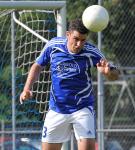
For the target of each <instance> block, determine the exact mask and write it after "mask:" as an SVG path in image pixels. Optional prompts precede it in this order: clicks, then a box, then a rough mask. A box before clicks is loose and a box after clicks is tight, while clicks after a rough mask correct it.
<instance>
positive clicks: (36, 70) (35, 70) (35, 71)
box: [20, 63, 42, 103]
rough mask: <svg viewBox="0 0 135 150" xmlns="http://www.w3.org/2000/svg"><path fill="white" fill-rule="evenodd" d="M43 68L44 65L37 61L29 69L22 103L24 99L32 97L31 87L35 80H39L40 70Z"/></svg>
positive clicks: (22, 94)
mask: <svg viewBox="0 0 135 150" xmlns="http://www.w3.org/2000/svg"><path fill="white" fill-rule="evenodd" d="M41 70H42V66H40V65H39V64H37V63H34V64H33V65H32V67H31V69H30V71H29V74H28V77H27V80H26V83H25V86H24V89H23V92H22V93H21V95H20V103H22V102H23V101H24V100H26V99H29V98H31V97H32V92H31V88H32V85H33V84H34V82H35V81H36V80H37V78H38V76H39V74H40V72H41Z"/></svg>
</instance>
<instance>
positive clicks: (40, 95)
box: [15, 10, 56, 113]
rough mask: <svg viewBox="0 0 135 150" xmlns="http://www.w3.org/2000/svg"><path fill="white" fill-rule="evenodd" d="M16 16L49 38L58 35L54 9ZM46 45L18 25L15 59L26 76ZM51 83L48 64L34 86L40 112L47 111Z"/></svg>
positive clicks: (25, 12) (26, 12)
mask: <svg viewBox="0 0 135 150" xmlns="http://www.w3.org/2000/svg"><path fill="white" fill-rule="evenodd" d="M16 16H17V17H18V20H19V21H20V22H22V23H25V25H27V26H28V27H29V28H31V29H32V30H33V31H35V32H36V33H38V34H40V35H41V36H42V37H44V38H45V39H47V40H49V39H51V38H52V37H54V36H55V35H56V22H55V13H54V11H45V10H36V11H20V12H18V14H17V15H16ZM44 45H45V42H42V41H41V40H40V39H39V38H38V37H36V36H35V35H33V34H31V33H30V32H29V31H27V30H26V29H24V28H22V27H21V26H17V30H16V52H15V54H16V58H15V61H16V66H17V68H18V69H20V70H21V73H22V75H23V76H24V77H26V76H27V75H28V71H29V69H30V67H31V65H32V64H33V62H34V61H35V59H36V58H37V57H38V55H39V53H40V52H41V50H42V49H43V47H44ZM50 83H51V81H50V73H49V66H47V67H46V68H45V69H44V70H43V71H42V73H41V75H40V77H39V80H38V81H37V82H36V83H35V85H34V86H33V93H34V96H33V100H36V102H37V103H38V104H39V112H40V113H44V112H46V111H47V108H48V99H49V89H50ZM22 84H23V83H22Z"/></svg>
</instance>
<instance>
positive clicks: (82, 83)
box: [36, 37, 104, 114]
mask: <svg viewBox="0 0 135 150" xmlns="http://www.w3.org/2000/svg"><path fill="white" fill-rule="evenodd" d="M102 58H104V55H103V54H102V53H101V51H100V50H99V49H97V48H96V47H95V46H94V45H92V44H90V43H87V42H86V43H85V45H84V47H83V49H82V50H81V52H80V53H78V54H71V53H70V52H69V51H68V49H67V39H66V38H61V37H57V38H53V39H52V40H50V41H49V42H48V43H47V44H46V46H45V47H44V49H43V50H42V52H41V54H40V56H39V57H38V58H37V59H36V63H38V64H39V65H41V66H45V65H47V64H48V63H50V69H51V80H52V85H51V89H50V101H49V109H52V110H54V111H56V112H59V113H64V114H70V113H73V112H75V111H77V110H79V109H82V108H84V107H89V106H90V107H91V106H92V107H93V103H94V96H93V88H92V79H91V73H90V68H92V67H93V66H96V64H97V63H98V62H99V61H100V59H102Z"/></svg>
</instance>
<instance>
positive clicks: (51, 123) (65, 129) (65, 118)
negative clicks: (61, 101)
mask: <svg viewBox="0 0 135 150" xmlns="http://www.w3.org/2000/svg"><path fill="white" fill-rule="evenodd" d="M72 131H73V132H74V134H75V137H76V139H77V140H79V139H83V138H95V113H94V111H93V109H92V108H91V109H88V108H83V109H81V110H79V111H77V112H74V113H72V114H60V113H57V112H55V111H53V110H49V112H48V113H47V115H46V119H45V122H44V126H43V131H42V142H48V143H63V142H66V141H69V140H70V138H71V134H72Z"/></svg>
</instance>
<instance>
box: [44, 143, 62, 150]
mask: <svg viewBox="0 0 135 150" xmlns="http://www.w3.org/2000/svg"><path fill="white" fill-rule="evenodd" d="M61 147H62V144H61V143H46V142H42V150H61Z"/></svg>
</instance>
